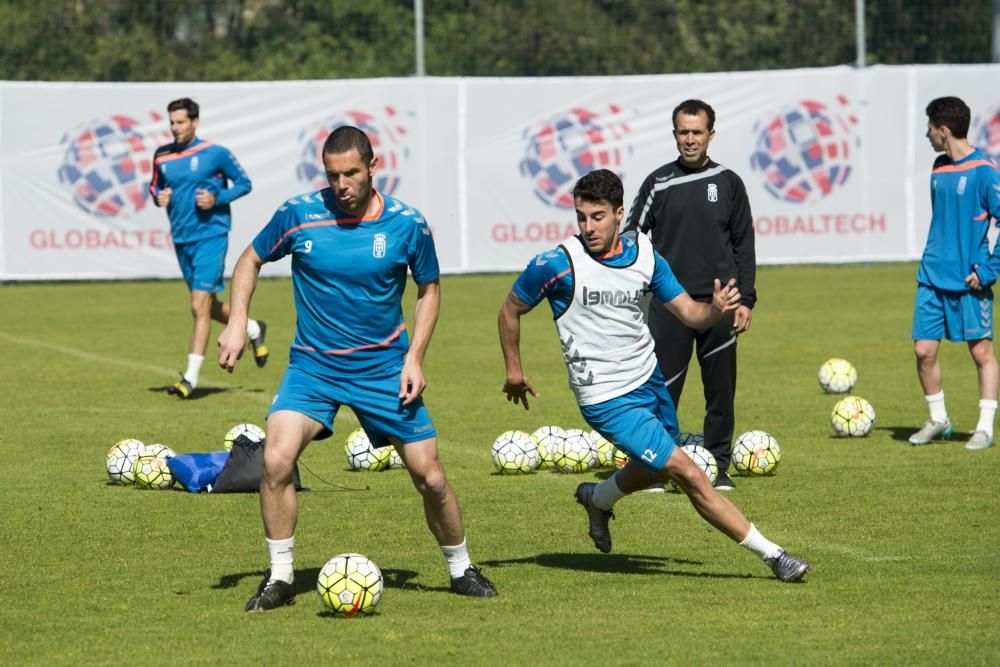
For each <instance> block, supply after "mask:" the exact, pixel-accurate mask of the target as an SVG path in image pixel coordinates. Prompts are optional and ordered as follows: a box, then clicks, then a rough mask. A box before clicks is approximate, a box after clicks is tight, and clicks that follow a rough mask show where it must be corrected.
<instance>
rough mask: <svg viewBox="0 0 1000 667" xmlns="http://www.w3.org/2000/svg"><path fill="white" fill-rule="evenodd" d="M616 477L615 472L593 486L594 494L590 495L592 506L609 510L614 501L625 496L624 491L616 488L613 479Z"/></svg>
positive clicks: (616, 484) (616, 483)
mask: <svg viewBox="0 0 1000 667" xmlns="http://www.w3.org/2000/svg"><path fill="white" fill-rule="evenodd" d="M616 477H618V473H617V472H615V474H613V475H611V477H608V478H607V479H606V480H604V481H603V482H601V483H600V484H598V485H597V486H595V487H594V495H592V496H591V497H590V502H591V503H593V505H594V507H597V508H599V509H602V510H609V509H611V508H612V507H614V506H615V503H617V502H618V501H619V500H621V499H622V498H624V497H625V495H626V494H625V492H623V491H622V490H621V489H620V488H618V482H616V481H615V478H616Z"/></svg>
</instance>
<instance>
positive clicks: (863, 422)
mask: <svg viewBox="0 0 1000 667" xmlns="http://www.w3.org/2000/svg"><path fill="white" fill-rule="evenodd" d="M857 381H858V371H857V369H856V368H855V367H854V364H852V363H851V362H849V361H847V360H846V359H839V358H836V357H835V358H833V359H827V360H826V361H825V362H823V365H822V366H820V367H819V385H820V387H822V388H823V391H825V392H827V393H828V394H845V393H847V392H849V391H850V390H851V389H853V388H854V385H855V383H856V382H857ZM830 425H831V426H832V427H833V432H834V434H835V435H836V436H837V437H856V438H860V437H864V436H866V435H868V434H869V433H871V430H872V427H873V426H874V425H875V408H873V407H872V404H871V403H869V402H868V401H866V400H865V399H863V398H861V397H860V396H846V397H844V398H842V399H840V400H839V401H837V404H836V405H834V406H833V412H832V413H831V414H830Z"/></svg>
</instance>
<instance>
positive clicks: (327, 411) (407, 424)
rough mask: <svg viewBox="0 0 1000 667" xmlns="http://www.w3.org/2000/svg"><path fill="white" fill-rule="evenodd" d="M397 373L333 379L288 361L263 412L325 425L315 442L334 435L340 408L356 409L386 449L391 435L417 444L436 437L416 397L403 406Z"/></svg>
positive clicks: (371, 434) (368, 430) (375, 440)
mask: <svg viewBox="0 0 1000 667" xmlns="http://www.w3.org/2000/svg"><path fill="white" fill-rule="evenodd" d="M399 378H400V376H399V374H397V375H392V376H388V377H384V378H350V379H331V378H329V377H319V376H317V375H313V374H312V373H308V372H306V371H305V370H304V369H302V368H301V367H299V366H296V365H295V364H290V365H289V366H288V370H286V371H285V377H284V378H282V380H281V385H280V386H279V387H278V393H276V394H275V395H274V400H273V401H271V408H270V409H269V410H268V412H267V414H268V415H270V414H271V413H272V412H276V411H278V410H291V411H293V412H298V413H299V414H303V415H305V416H307V417H309V418H311V419H315V420H316V421H318V422H319V423H320V424H322V425H323V426H324V427H325V428H324V430H323V432H321V433H320V434H319V435H318V436H316V439H317V440H322V439H324V438H329V437H330V436H331V435H333V420H334V417H336V416H337V411H338V410H339V409H340V406H342V405H346V406H348V407H350V408H351V410H353V411H354V414H355V415H356V416H357V418H358V421H360V422H361V427H362V428H364V429H365V432H366V433H367V434H368V437H369V439H371V442H372V445H373V446H375V447H384V446H386V445H388V444H390V438H392V439H397V440H399V441H400V442H402V443H404V444H405V443H409V442H420V441H421V440H427V439H428V438H433V437H434V436H436V435H437V430H435V428H434V422H432V421H431V417H430V414H429V413H428V412H427V408H426V407H425V406H424V399H423V398H418V399H417V400H415V401H413V402H412V403H410V404H409V405H403V401H402V399H400V398H399Z"/></svg>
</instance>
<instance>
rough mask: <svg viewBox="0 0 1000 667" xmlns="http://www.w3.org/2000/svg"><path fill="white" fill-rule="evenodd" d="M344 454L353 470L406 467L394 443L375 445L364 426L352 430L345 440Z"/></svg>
mask: <svg viewBox="0 0 1000 667" xmlns="http://www.w3.org/2000/svg"><path fill="white" fill-rule="evenodd" d="M344 454H346V455H347V465H348V466H349V467H350V469H351V470H370V471H372V472H378V471H380V470H392V469H396V468H404V467H406V466H404V465H403V459H402V458H401V457H400V456H399V452H397V451H396V448H395V447H393V446H392V445H386V446H384V447H373V446H372V441H371V439H369V437H368V434H367V433H365V430H364V429H363V428H358V429H355V430H353V431H351V434H350V435H348V436H347V440H346V441H345V442H344Z"/></svg>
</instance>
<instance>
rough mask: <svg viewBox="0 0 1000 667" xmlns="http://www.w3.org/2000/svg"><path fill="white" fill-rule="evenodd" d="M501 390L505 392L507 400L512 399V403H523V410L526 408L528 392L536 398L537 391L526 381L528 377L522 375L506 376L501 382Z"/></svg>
mask: <svg viewBox="0 0 1000 667" xmlns="http://www.w3.org/2000/svg"><path fill="white" fill-rule="evenodd" d="M503 392H504V393H505V394H507V400H508V401H512V402H513V403H514V405H517V404H518V403H522V404H524V409H525V410H527V409H528V394H531V395H532V396H533V397H534V398H538V392H537V391H535V388H534V387H532V386H531V383H530V382H528V378H526V377H524V376H521V377H520V378H507V380H506V381H505V382H504V383H503Z"/></svg>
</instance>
